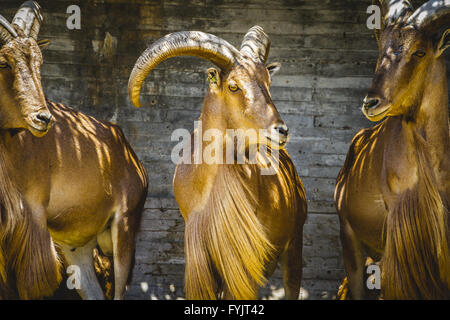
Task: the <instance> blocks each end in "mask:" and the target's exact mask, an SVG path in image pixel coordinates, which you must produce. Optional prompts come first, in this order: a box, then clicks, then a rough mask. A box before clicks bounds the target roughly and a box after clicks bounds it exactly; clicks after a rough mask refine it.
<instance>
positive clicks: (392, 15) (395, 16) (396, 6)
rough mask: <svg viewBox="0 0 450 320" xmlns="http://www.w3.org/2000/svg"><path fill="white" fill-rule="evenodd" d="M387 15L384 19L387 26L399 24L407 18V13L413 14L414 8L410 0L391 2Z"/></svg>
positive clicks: (388, 5) (392, 0)
mask: <svg viewBox="0 0 450 320" xmlns="http://www.w3.org/2000/svg"><path fill="white" fill-rule="evenodd" d="M386 5H387V10H388V11H387V14H386V16H385V17H384V18H385V21H386V25H389V24H394V23H398V22H399V21H400V20H403V19H404V18H405V15H406V14H407V13H413V11H414V8H413V6H412V5H411V3H410V2H409V1H408V0H389V1H388V2H387V3H386Z"/></svg>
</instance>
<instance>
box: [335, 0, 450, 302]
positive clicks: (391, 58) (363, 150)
mask: <svg viewBox="0 0 450 320" xmlns="http://www.w3.org/2000/svg"><path fill="white" fill-rule="evenodd" d="M386 11H388V13H387V16H391V17H393V18H392V19H391V20H390V21H391V23H389V24H385V25H383V27H382V29H381V30H380V32H379V38H378V42H379V51H380V54H379V58H378V62H377V66H376V69H375V74H374V76H373V81H372V85H371V87H370V89H369V90H368V92H367V95H366V97H365V98H364V101H363V105H362V108H361V110H362V113H363V114H364V115H365V116H366V117H367V118H368V119H369V120H371V121H381V120H383V121H382V122H381V123H379V124H378V125H376V126H375V127H373V128H370V129H364V130H361V131H360V132H358V133H357V134H356V136H355V137H354V138H353V141H352V144H351V146H350V150H349V151H348V153H347V158H346V160H345V163H344V166H343V168H342V169H341V171H340V173H339V176H338V178H337V184H336V189H335V203H336V208H337V211H338V213H339V217H340V228H341V241H342V248H343V255H344V264H345V269H346V272H347V278H348V287H349V289H350V290H349V292H350V295H351V297H352V298H355V299H360V298H364V297H366V294H365V289H364V288H365V283H364V273H365V272H364V267H365V259H364V258H365V256H366V255H368V256H369V257H370V258H372V259H373V260H375V261H378V262H379V263H380V267H381V294H382V296H383V297H384V298H385V299H449V298H450V248H449V233H450V230H449V224H448V220H449V216H448V213H449V204H450V184H449V181H450V136H449V124H448V87H447V75H446V71H445V69H446V65H445V59H444V55H443V53H444V51H445V49H446V48H447V47H449V46H450V43H449V41H448V34H449V32H450V1H448V0H431V1H428V2H426V3H425V4H423V5H422V6H421V7H420V8H419V9H417V10H416V11H413V9H412V7H410V4H409V2H408V1H390V2H388V3H387V6H386V7H384V8H383V13H386ZM442 29H443V30H442Z"/></svg>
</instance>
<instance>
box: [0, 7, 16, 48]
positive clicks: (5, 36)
mask: <svg viewBox="0 0 450 320" xmlns="http://www.w3.org/2000/svg"><path fill="white" fill-rule="evenodd" d="M16 37H17V32H16V30H14V28H13V27H12V26H11V24H10V23H9V22H8V20H6V18H5V17H4V16H2V15H1V14H0V44H1V45H3V44H5V43H8V42H9V41H10V40H11V39H12V38H16Z"/></svg>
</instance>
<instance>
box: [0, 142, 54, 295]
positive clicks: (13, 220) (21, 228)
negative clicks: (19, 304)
mask: <svg viewBox="0 0 450 320" xmlns="http://www.w3.org/2000/svg"><path fill="white" fill-rule="evenodd" d="M3 147H4V146H3V145H2V144H0V148H3ZM7 164H9V159H8V158H7V154H5V153H4V152H0V179H1V182H0V186H1V187H0V196H1V199H0V202H1V205H2V227H1V238H0V243H1V248H2V254H0V260H1V262H0V267H1V268H2V269H1V270H0V275H1V276H2V277H1V279H0V280H1V282H0V284H3V285H0V297H3V298H14V297H18V298H20V299H36V298H40V297H42V296H48V295H51V294H52V293H53V291H54V290H56V288H58V285H59V282H60V280H61V274H60V261H59V259H58V257H57V254H56V251H55V248H54V244H53V241H52V239H51V237H50V234H49V232H48V230H47V229H46V228H45V227H44V228H42V221H39V219H36V218H35V217H34V216H33V214H32V212H31V210H30V209H29V207H28V204H27V203H26V201H24V199H23V198H22V196H21V194H20V193H19V191H18V190H17V187H16V186H15V185H14V183H13V182H12V181H11V179H10V177H9V174H8V165H7ZM9 278H13V279H15V282H16V284H17V287H16V290H17V291H16V290H14V291H13V290H12V287H13V286H12V285H11V284H7V282H8V281H9V280H8V279H9Z"/></svg>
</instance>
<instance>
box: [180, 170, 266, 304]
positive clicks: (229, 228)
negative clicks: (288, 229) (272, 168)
mask: <svg viewBox="0 0 450 320" xmlns="http://www.w3.org/2000/svg"><path fill="white" fill-rule="evenodd" d="M245 168H246V169H250V170H252V171H257V168H255V167H253V168H252V167H248V166H246V167H245ZM253 174H259V173H257V172H254V173H253ZM256 207H257V196H256V195H254V194H253V191H252V190H250V189H249V188H248V187H247V183H246V177H245V173H244V169H243V168H242V166H224V167H223V168H221V170H220V171H219V174H218V176H217V177H216V183H215V185H214V189H213V190H212V191H211V195H210V198H209V200H208V203H207V204H206V206H205V207H204V208H203V210H202V211H199V212H193V213H191V214H190V215H189V219H188V221H187V222H186V231H185V252H186V278H185V285H186V293H187V294H188V296H187V298H188V299H214V298H215V297H216V295H217V291H218V288H217V284H215V279H214V275H215V273H216V272H217V273H218V275H219V276H220V279H223V282H224V285H225V286H226V288H227V290H228V291H229V294H230V295H231V296H232V297H233V298H235V299H248V298H249V297H255V296H256V295H257V292H256V291H255V290H256V289H257V288H256V287H255V282H256V284H257V285H259V286H262V285H263V284H264V283H265V280H266V279H265V277H264V271H265V264H266V263H267V262H268V261H269V259H270V258H272V257H271V254H272V253H273V251H274V248H273V246H272V244H271V243H270V242H269V240H268V238H267V235H266V232H265V230H264V228H263V226H262V225H261V223H260V221H258V219H257V217H256V214H255V213H256ZM249 248H251V249H249Z"/></svg>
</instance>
